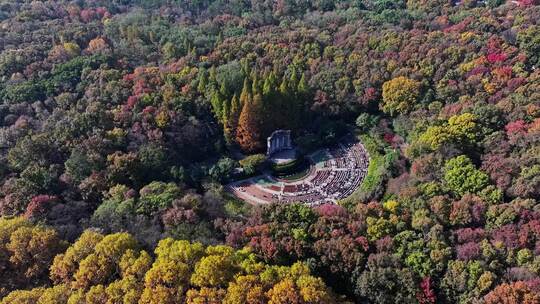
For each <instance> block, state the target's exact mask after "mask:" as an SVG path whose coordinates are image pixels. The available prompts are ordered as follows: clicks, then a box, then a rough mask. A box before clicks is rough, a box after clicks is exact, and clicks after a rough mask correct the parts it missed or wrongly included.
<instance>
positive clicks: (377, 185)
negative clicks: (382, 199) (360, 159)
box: [339, 134, 399, 208]
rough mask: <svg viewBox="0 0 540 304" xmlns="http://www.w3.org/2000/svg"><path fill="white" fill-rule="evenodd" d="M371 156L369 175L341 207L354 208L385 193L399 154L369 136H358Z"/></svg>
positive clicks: (341, 202) (343, 201)
mask: <svg viewBox="0 0 540 304" xmlns="http://www.w3.org/2000/svg"><path fill="white" fill-rule="evenodd" d="M358 138H359V140H360V141H361V142H362V144H363V145H364V147H365V148H366V151H367V152H368V154H369V165H368V169H367V174H366V176H365V177H364V179H363V180H362V183H361V184H360V187H358V189H356V191H354V192H353V194H351V196H349V197H348V198H345V199H343V200H341V201H340V202H339V203H340V205H342V206H344V207H347V208H352V207H354V206H356V204H357V203H358V202H367V201H369V200H371V199H374V198H377V197H378V196H380V195H382V194H383V192H384V184H385V182H386V180H387V179H388V177H389V175H390V171H391V170H390V169H391V167H392V165H393V163H394V162H395V161H396V160H397V158H398V156H399V155H398V152H397V151H395V150H393V149H390V148H388V147H385V146H384V145H383V144H382V142H379V141H378V140H377V139H376V138H373V137H371V136H369V135H367V134H361V135H358Z"/></svg>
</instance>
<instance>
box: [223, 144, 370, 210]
mask: <svg viewBox="0 0 540 304" xmlns="http://www.w3.org/2000/svg"><path fill="white" fill-rule="evenodd" d="M307 157H308V158H309V160H310V161H311V167H310V169H309V173H308V174H307V175H306V176H304V177H303V178H301V179H298V180H294V181H288V180H283V179H276V178H274V177H272V176H271V175H270V174H268V173H265V174H263V175H259V176H255V177H252V178H249V179H245V180H241V181H237V182H234V183H231V184H229V185H228V189H229V190H230V191H231V192H232V193H234V194H235V195H236V196H237V197H239V198H241V199H243V200H245V201H247V202H249V203H251V204H268V203H273V202H280V203H288V202H304V203H306V204H309V205H318V204H323V203H336V202H337V201H338V200H341V199H344V198H346V197H348V196H350V195H351V194H352V193H353V192H354V191H355V190H356V189H357V188H358V187H359V186H360V183H361V182H362V180H363V179H364V177H365V176H366V173H367V168H368V164H369V156H368V153H367V152H366V150H365V148H364V146H363V145H362V143H360V142H358V141H357V140H356V139H354V137H352V136H346V137H344V138H343V139H342V140H340V142H339V143H338V144H337V145H335V146H332V147H328V148H325V149H320V150H317V151H315V152H314V153H312V154H310V155H308V156H307Z"/></svg>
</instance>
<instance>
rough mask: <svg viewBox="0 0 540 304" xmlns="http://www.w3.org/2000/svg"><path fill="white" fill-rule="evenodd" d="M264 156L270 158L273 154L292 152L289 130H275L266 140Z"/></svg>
mask: <svg viewBox="0 0 540 304" xmlns="http://www.w3.org/2000/svg"><path fill="white" fill-rule="evenodd" d="M266 147H267V150H266V155H267V156H268V157H271V156H272V155H274V154H275V153H278V152H281V151H284V150H292V149H293V145H292V141H291V130H276V131H274V132H272V135H270V136H269V137H268V138H267V139H266Z"/></svg>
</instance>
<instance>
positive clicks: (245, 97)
mask: <svg viewBox="0 0 540 304" xmlns="http://www.w3.org/2000/svg"><path fill="white" fill-rule="evenodd" d="M250 100H251V84H250V83H249V79H248V78H247V77H246V78H244V86H243V87H242V93H240V105H241V106H242V107H244V104H246V102H249V101H250Z"/></svg>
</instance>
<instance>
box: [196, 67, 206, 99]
mask: <svg viewBox="0 0 540 304" xmlns="http://www.w3.org/2000/svg"><path fill="white" fill-rule="evenodd" d="M207 84H208V78H207V75H206V70H205V69H204V68H203V69H201V70H199V84H198V85H197V91H198V92H199V93H201V94H203V93H204V92H205V91H206V86H207Z"/></svg>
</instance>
